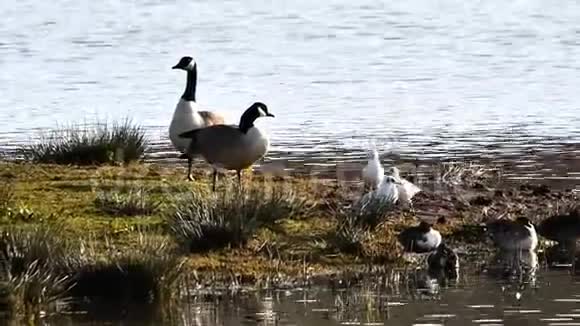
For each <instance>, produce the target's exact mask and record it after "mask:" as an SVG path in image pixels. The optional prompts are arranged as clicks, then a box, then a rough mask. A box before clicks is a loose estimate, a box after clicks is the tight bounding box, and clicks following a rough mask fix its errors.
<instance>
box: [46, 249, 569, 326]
mask: <svg viewBox="0 0 580 326" xmlns="http://www.w3.org/2000/svg"><path fill="white" fill-rule="evenodd" d="M538 266H539V262H538V255H536V254H535V253H532V252H509V253H508V252H502V253H498V254H497V255H496V256H495V257H493V258H492V259H490V260H489V261H488V267H487V268H486V270H485V271H484V273H477V272H473V271H469V270H464V271H462V273H461V277H460V278H458V279H449V278H448V277H444V278H440V277H434V275H432V273H430V272H429V271H428V270H426V269H418V270H412V271H409V270H391V271H385V272H381V273H375V274H372V275H370V274H369V275H364V276H361V277H359V278H358V279H357V280H356V281H355V280H354V279H351V280H350V281H348V282H347V281H345V282H336V283H337V284H338V283H340V284H342V286H335V287H333V286H328V285H313V286H311V287H305V288H294V289H270V290H249V289H243V290H240V291H238V292H230V291H226V292H219V293H218V292H216V293H214V294H209V293H206V294H204V295H193V296H191V297H190V298H188V299H187V300H186V302H184V303H183V305H182V306H180V307H179V309H177V310H175V311H173V312H172V314H170V315H167V314H166V315H164V316H161V315H160V314H161V311H158V310H155V309H152V308H151V307H149V308H147V307H131V308H129V307H127V309H126V310H123V311H124V312H123V314H121V315H117V316H114V315H111V314H106V313H105V311H102V310H101V311H90V310H87V311H86V313H85V314H83V315H79V314H77V315H73V316H70V317H67V318H64V317H58V318H56V317H53V318H49V319H48V320H47V321H46V323H45V324H46V325H62V324H69V325H92V324H102V323H106V324H109V325H158V324H170V325H187V326H206V325H262V326H266V325H267V326H271V325H281V326H282V325H284V326H286V325H304V326H323V325H384V324H394V325H413V324H430V325H434V324H435V325H439V324H441V325H443V324H445V325H448V324H450V325H466V324H473V323H476V324H513V325H549V324H551V323H561V322H566V323H573V322H577V321H578V319H580V310H578V308H577V304H578V303H579V302H580V282H578V281H579V279H577V277H575V276H571V275H570V274H569V272H568V271H559V270H555V271H554V270H543V269H540V268H538ZM95 314H98V315H99V316H95Z"/></svg>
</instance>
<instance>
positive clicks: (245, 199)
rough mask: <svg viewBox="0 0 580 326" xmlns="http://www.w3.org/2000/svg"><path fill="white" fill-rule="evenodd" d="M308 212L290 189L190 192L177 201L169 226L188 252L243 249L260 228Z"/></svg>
mask: <svg viewBox="0 0 580 326" xmlns="http://www.w3.org/2000/svg"><path fill="white" fill-rule="evenodd" d="M309 209H310V205H309V203H308V201H307V200H306V199H304V198H300V197H299V196H298V195H297V194H296V193H295V192H294V191H293V190H292V189H291V187H282V186H275V185H274V186H273V187H272V188H271V189H267V187H258V186H253V187H250V188H248V189H245V190H241V191H240V190H238V189H227V190H226V191H225V192H223V193H220V194H205V193H202V192H190V193H188V194H186V195H185V196H184V197H182V198H181V199H179V200H177V202H176V203H175V205H174V210H173V212H172V214H171V215H170V217H169V225H170V227H171V231H172V234H173V236H174V237H175V239H176V240H177V242H178V243H179V244H180V245H181V246H182V247H183V248H185V249H186V250H187V251H189V252H204V251H208V250H212V249H219V248H224V247H227V246H244V245H245V244H246V243H247V241H248V240H249V239H250V238H251V237H252V236H253V235H254V234H255V232H256V230H258V228H260V227H268V226H272V225H273V224H274V223H275V222H276V221H278V220H280V219H282V218H292V217H295V216H298V215H300V214H304V213H305V212H307V211H308V210H309Z"/></svg>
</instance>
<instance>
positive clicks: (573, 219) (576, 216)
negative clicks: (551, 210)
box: [538, 210, 580, 250]
mask: <svg viewBox="0 0 580 326" xmlns="http://www.w3.org/2000/svg"><path fill="white" fill-rule="evenodd" d="M538 233H539V234H540V235H541V236H543V237H545V238H548V239H550V240H552V241H558V243H559V244H560V245H562V246H563V247H564V248H566V249H568V250H572V249H575V248H576V240H578V239H579V238H580V212H579V211H578V210H573V211H571V212H569V213H567V214H560V215H555V216H551V217H549V218H547V219H545V220H543V221H542V222H541V223H540V225H538Z"/></svg>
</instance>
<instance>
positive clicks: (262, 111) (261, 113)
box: [258, 108, 266, 117]
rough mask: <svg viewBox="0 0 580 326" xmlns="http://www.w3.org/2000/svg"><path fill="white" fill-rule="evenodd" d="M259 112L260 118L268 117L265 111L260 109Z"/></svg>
mask: <svg viewBox="0 0 580 326" xmlns="http://www.w3.org/2000/svg"><path fill="white" fill-rule="evenodd" d="M258 112H260V116H261V117H265V116H266V112H264V110H263V109H262V108H258Z"/></svg>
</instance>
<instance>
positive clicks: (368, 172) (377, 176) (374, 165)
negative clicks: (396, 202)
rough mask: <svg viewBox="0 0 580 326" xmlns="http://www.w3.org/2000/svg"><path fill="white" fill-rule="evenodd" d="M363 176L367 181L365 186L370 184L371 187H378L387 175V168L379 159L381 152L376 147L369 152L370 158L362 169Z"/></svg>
mask: <svg viewBox="0 0 580 326" xmlns="http://www.w3.org/2000/svg"><path fill="white" fill-rule="evenodd" d="M362 176H363V180H364V183H365V187H366V186H368V187H370V188H371V189H377V188H378V187H379V185H380V184H381V182H382V181H383V179H384V176H385V169H384V168H383V166H382V165H381V161H380V160H379V153H378V152H377V150H376V148H373V149H372V150H371V151H370V152H369V160H368V162H367V165H366V166H365V167H364V168H363V170H362Z"/></svg>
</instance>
